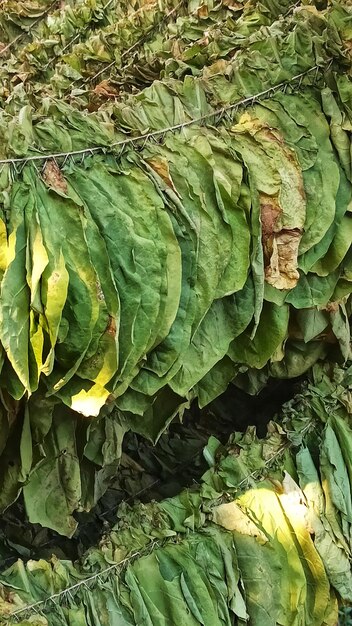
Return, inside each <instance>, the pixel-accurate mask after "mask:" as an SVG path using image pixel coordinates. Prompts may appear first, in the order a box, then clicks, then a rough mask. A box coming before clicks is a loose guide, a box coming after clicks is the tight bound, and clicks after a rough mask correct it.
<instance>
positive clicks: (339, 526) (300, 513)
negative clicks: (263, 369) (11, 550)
mask: <svg viewBox="0 0 352 626" xmlns="http://www.w3.org/2000/svg"><path fill="white" fill-rule="evenodd" d="M351 377H352V370H351V368H349V369H344V370H343V369H340V368H337V367H332V366H331V365H327V366H315V367H314V368H313V372H312V374H311V378H310V384H309V385H308V386H307V388H306V389H305V390H304V391H303V393H301V394H300V395H298V396H297V397H295V398H294V400H293V401H291V402H289V403H288V404H287V405H285V407H284V408H283V410H282V414H281V416H280V419H279V420H276V421H275V422H271V423H270V424H269V427H268V432H267V436H266V438H265V439H258V438H257V436H256V433H255V430H254V429H253V428H251V429H249V430H248V431H247V432H246V433H245V434H241V433H236V434H234V435H232V436H231V437H230V440H229V442H228V444H227V445H226V446H223V445H221V444H220V442H219V441H218V440H217V439H216V438H214V437H212V438H211V439H210V440H209V442H208V445H207V447H206V448H205V450H204V456H205V458H206V460H207V462H208V464H209V470H208V471H207V472H206V473H205V475H204V476H203V478H202V480H201V483H200V485H199V486H197V487H196V488H194V489H188V490H185V491H183V492H182V493H181V494H180V495H178V496H176V497H174V498H169V499H167V500H164V501H162V502H159V503H155V502H152V503H150V504H146V505H136V506H134V507H132V508H130V507H128V506H121V507H120V509H119V511H118V515H117V523H116V526H115V527H114V528H113V530H112V532H111V533H109V534H108V535H107V536H106V537H105V538H104V539H103V541H102V542H101V543H100V545H99V546H98V547H96V548H92V549H91V550H89V551H88V552H87V554H86V555H85V556H84V557H83V559H82V560H81V561H80V562H78V563H76V564H73V563H70V562H69V561H59V560H58V559H56V558H53V559H52V560H51V561H45V560H41V561H37V562H35V561H29V562H28V563H27V564H26V565H25V564H24V563H22V562H20V561H19V562H18V563H17V564H15V565H13V566H12V567H11V568H10V569H9V570H7V571H6V572H4V573H3V574H2V575H1V583H2V586H1V600H0V609H1V613H2V622H3V623H4V624H5V625H6V626H10V625H12V624H15V623H16V624H20V625H23V626H25V625H27V624H32V625H33V624H34V625H38V626H39V625H41V626H44V625H50V626H51V625H55V626H59V625H60V626H66V624H67V625H68V624H70V625H71V624H80V625H84V624H91V623H92V621H94V624H97V625H102V626H103V625H106V626H109V625H110V624H116V623H121V624H123V625H126V626H127V625H134V624H135V625H137V624H138V625H139V624H142V623H146V624H150V625H151V624H153V626H156V625H158V626H166V625H167V624H175V623H178V622H180V623H182V624H184V625H185V626H188V625H190V626H196V625H197V624H203V626H217V625H219V626H220V625H225V624H226V625H230V624H236V625H240V624H246V623H248V621H249V623H250V624H252V625H253V626H274V625H275V624H278V623H279V624H282V625H283V626H292V625H293V624H295V625H296V626H310V625H314V626H335V624H336V621H337V613H338V610H337V599H341V600H344V601H349V602H351V601H352V573H351V567H350V563H351V552H352V543H351V523H352V516H351V506H352V505H351V502H352V463H351V459H352V449H351V446H352V421H351V415H352V407H351V388H352V387H351V383H352V378H351ZM31 604H33V606H30V605H31ZM116 620H118V622H116Z"/></svg>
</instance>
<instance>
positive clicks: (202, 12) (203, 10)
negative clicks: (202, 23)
mask: <svg viewBox="0 0 352 626" xmlns="http://www.w3.org/2000/svg"><path fill="white" fill-rule="evenodd" d="M197 15H198V17H200V18H205V17H208V15H209V9H208V7H207V5H206V4H202V6H200V7H198V9H197Z"/></svg>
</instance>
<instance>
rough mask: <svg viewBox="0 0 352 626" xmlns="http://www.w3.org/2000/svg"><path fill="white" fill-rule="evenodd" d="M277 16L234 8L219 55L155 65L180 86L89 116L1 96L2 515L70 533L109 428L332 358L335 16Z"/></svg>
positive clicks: (93, 495)
mask: <svg viewBox="0 0 352 626" xmlns="http://www.w3.org/2000/svg"><path fill="white" fill-rule="evenodd" d="M283 5H284V6H283ZM148 6H149V5H148V4H147V5H146V7H148ZM174 6H175V5H174ZM202 6H203V5H202ZM226 7H227V4H226V6H225V8H224V7H222V8H221V10H220V9H219V8H218V9H216V10H217V11H223V14H224V15H226V14H227V11H228V10H230V9H228V8H226ZM280 7H281V9H280ZM110 8H111V7H110ZM196 9H197V7H196V6H193V5H192V24H193V26H194V21H195V20H196V19H198V20H199V22H200V23H201V20H203V19H206V18H207V13H206V11H205V10H203V9H202V7H198V10H196ZM283 9H284V12H285V14H287V10H288V5H287V3H277V2H273V3H268V5H263V6H262V7H259V8H258V7H256V6H255V5H253V3H252V4H249V6H248V7H247V8H246V7H244V9H243V12H242V9H241V10H240V11H239V12H240V14H241V17H240V19H242V17H243V20H242V22H243V23H245V22H246V20H247V21H248V24H250V21H251V19H254V18H253V16H254V17H255V15H254V14H255V13H256V15H257V13H258V11H259V13H260V11H261V12H262V13H263V15H264V14H265V16H266V17H265V19H263V20H262V21H261V18H259V17H258V15H257V16H256V17H255V20H254V22H255V24H257V23H258V24H259V25H260V24H262V30H260V29H259V30H258V31H257V32H255V31H254V30H253V29H252V28H248V32H246V29H245V28H243V29H242V30H241V37H242V38H243V41H242V44H241V45H239V46H238V49H237V50H236V52H235V53H234V56H233V57H232V56H231V54H230V48H231V46H232V44H231V46H230V47H229V49H228V50H227V52H225V56H226V55H227V57H228V58H226V59H225V58H224V59H223V58H221V59H220V61H221V62H219V63H215V65H214V64H213V65H210V67H208V66H207V64H206V62H204V68H203V69H202V70H201V71H199V72H197V73H196V74H197V75H191V74H189V73H185V75H184V73H183V70H182V71H181V70H180V72H177V71H176V69H175V59H174V58H173V57H172V55H171V56H170V59H169V60H170V64H171V66H172V67H173V68H174V69H173V70H172V72H171V73H172V75H173V76H179V78H173V77H170V76H169V75H165V77H164V79H163V80H162V81H155V82H154V83H153V84H152V86H150V87H148V88H147V89H145V90H143V91H142V92H141V93H139V94H138V95H133V96H129V97H124V96H121V97H116V99H114V100H113V101H112V102H109V103H107V104H105V105H102V106H101V107H100V108H99V110H98V111H96V112H94V113H93V112H92V113H87V111H83V112H82V111H81V110H79V108H76V107H75V106H73V105H72V104H67V103H65V102H63V101H61V100H56V99H55V98H54V97H53V93H51V92H50V90H49V91H48V94H49V95H48V96H47V97H46V98H44V99H43V98H42V94H41V91H40V90H39V91H38V93H40V94H41V96H40V98H39V97H38V93H37V91H36V90H37V83H36V82H35V80H33V81H32V82H31V80H28V82H27V84H26V87H24V84H23V83H21V84H19V85H17V87H16V88H14V89H13V91H11V93H10V94H9V97H8V99H7V101H6V102H5V103H4V107H3V109H2V110H1V111H0V127H1V145H0V150H1V156H2V157H3V158H2V159H1V161H0V166H1V174H0V192H1V206H0V239H1V248H0V289H1V306H0V342H1V353H0V363H1V377H0V389H1V411H0V432H1V439H0V511H2V510H4V509H6V507H8V506H9V505H10V504H11V503H12V502H13V501H15V500H16V498H17V497H18V495H19V494H20V492H21V491H22V490H23V494H24V499H25V503H26V507H27V511H28V515H29V519H30V521H32V522H39V523H41V524H42V525H44V526H48V527H50V528H53V529H55V530H58V531H59V532H62V533H63V534H67V535H72V533H73V532H74V530H75V527H76V522H75V520H74V519H73V518H72V513H73V512H74V511H76V510H86V509H89V508H90V507H91V506H92V505H93V504H94V503H95V502H96V501H97V499H98V498H99V497H100V496H101V495H102V494H103V493H104V491H105V489H106V487H107V485H108V483H109V480H110V478H111V476H113V475H115V473H116V470H117V466H118V463H119V459H120V456H121V443H122V439H123V435H124V433H125V432H126V431H127V430H132V431H134V432H136V433H139V434H141V435H143V436H145V437H147V438H149V439H150V440H151V441H156V440H157V439H158V438H159V437H160V435H161V433H162V432H163V431H164V430H165V428H167V426H168V424H169V423H170V422H171V420H172V419H174V417H175V416H182V413H183V410H184V409H185V407H187V406H189V404H190V403H191V401H192V400H194V399H197V401H198V404H199V406H200V407H202V406H205V405H206V404H208V403H209V402H210V401H212V400H213V399H214V398H216V397H217V396H218V395H219V394H220V393H222V391H224V390H225V389H226V387H227V385H228V384H229V383H230V382H231V381H232V382H235V384H237V385H239V386H241V387H242V388H245V389H247V390H249V391H251V392H256V391H258V390H259V389H260V388H261V387H262V386H263V385H264V384H265V383H266V381H267V379H268V377H269V376H272V377H278V378H290V377H296V376H299V375H301V374H302V373H304V372H305V371H306V370H307V369H308V368H309V367H310V366H311V365H312V364H314V363H315V362H316V361H317V360H318V359H319V358H322V357H324V356H326V354H327V352H328V350H329V349H332V350H333V351H335V352H334V357H335V358H337V359H338V360H340V361H341V362H343V361H345V360H346V359H348V357H349V356H350V326H349V317H350V313H351V298H350V294H351V285H352V282H351V280H352V274H351V272H352V265H351V263H352V256H351V254H352V253H351V239H352V218H351V189H352V187H351V154H350V137H349V133H350V129H351V122H352V113H351V104H350V100H351V94H352V85H351V80H350V76H349V71H350V44H349V40H350V36H351V35H350V32H351V30H350V28H351V26H350V25H351V16H352V14H351V10H350V7H348V6H346V7H345V6H344V4H343V3H340V4H338V5H335V4H333V5H332V6H331V7H329V8H328V9H326V10H324V11H323V12H319V11H317V9H315V8H314V7H313V6H302V7H298V8H297V7H296V9H295V10H294V11H291V12H290V15H289V16H288V17H287V19H286V18H285V20H283V19H278V13H279V11H280V10H283ZM291 9H292V7H291ZM146 11H147V9H146ZM214 11H215V8H214ZM251 11H252V12H251ZM253 12H254V13H253ZM147 14H148V15H149V17H150V13H148V11H147V13H146V14H145V15H147ZM210 14H211V11H210ZM59 15H62V14H61V13H60V14H59ZM143 15H144V13H143ZM226 19H227V18H226ZM256 20H257V21H256ZM258 20H259V22H258ZM242 22H241V23H242ZM243 23H242V26H243ZM36 28H37V29H38V28H39V26H37V27H36ZM43 28H44V27H43ZM121 33H122V31H121ZM234 33H235V35H234V37H235V38H236V26H235V27H234ZM119 36H120V35H119ZM121 42H122V44H123V42H124V39H123V36H122V34H121ZM129 43H130V42H129ZM122 44H121V45H122ZM16 45H17V44H16ZM204 45H205V48H206V49H207V50H208V43H207V42H205V44H204ZM235 47H236V46H235ZM47 49H48V50H49V48H48V47H47ZM121 49H123V45H122V48H121ZM231 49H232V48H231ZM208 52H209V54H210V57H211V58H213V57H212V55H218V56H221V50H220V49H218V50H216V48H214V47H213V48H212V50H211V52H210V50H208ZM205 56H207V53H206V54H205ZM171 57H172V58H171ZM210 57H209V58H210ZM45 62H47V61H45ZM183 62H184V60H183V61H182V63H181V65H180V68H181V69H182V67H183V65H182V64H183ZM170 64H169V65H170ZM166 65H167V64H166ZM166 65H165V67H166ZM165 71H166V69H165ZM6 72H7V74H8V76H9V75H10V70H9V68H8V67H7V68H5V73H6ZM343 72H344V73H343ZM24 82H25V81H24ZM32 88H33V89H32ZM257 94H259V96H257ZM268 95H271V96H272V97H271V98H267V97H264V96H268ZM219 107H220V108H219ZM137 137H141V139H139V140H137ZM87 144H88V146H89V147H88V148H87ZM137 148H138V149H137ZM82 157H84V158H82ZM78 158H79V160H78ZM81 161H82V162H81ZM38 166H39V168H38ZM43 493H44V494H45V497H43Z"/></svg>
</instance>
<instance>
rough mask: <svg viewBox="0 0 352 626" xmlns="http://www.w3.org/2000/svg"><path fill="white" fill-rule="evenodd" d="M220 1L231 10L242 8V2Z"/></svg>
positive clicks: (240, 9) (232, 0) (233, 0)
mask: <svg viewBox="0 0 352 626" xmlns="http://www.w3.org/2000/svg"><path fill="white" fill-rule="evenodd" d="M222 3H223V5H224V6H225V7H228V9H231V11H242V9H243V3H242V2H236V0H222Z"/></svg>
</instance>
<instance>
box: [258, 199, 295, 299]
mask: <svg viewBox="0 0 352 626" xmlns="http://www.w3.org/2000/svg"><path fill="white" fill-rule="evenodd" d="M260 209H261V222H262V243H263V251H264V267H265V279H266V281H267V282H268V283H269V284H270V285H272V286H273V287H276V289H293V288H294V287H295V286H296V285H297V282H298V280H299V272H298V270H297V265H298V248H299V243H300V241H301V236H302V232H301V230H300V229H299V228H294V229H290V230H289V229H282V230H279V223H280V218H281V213H282V210H281V207H280V204H279V201H278V199H277V198H276V197H275V196H267V195H266V194H261V196H260Z"/></svg>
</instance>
